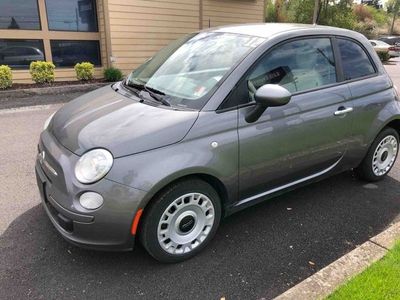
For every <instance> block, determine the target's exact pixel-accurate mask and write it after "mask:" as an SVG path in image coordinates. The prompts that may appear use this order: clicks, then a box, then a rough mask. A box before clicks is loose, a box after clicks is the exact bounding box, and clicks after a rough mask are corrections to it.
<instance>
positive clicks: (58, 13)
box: [46, 0, 97, 31]
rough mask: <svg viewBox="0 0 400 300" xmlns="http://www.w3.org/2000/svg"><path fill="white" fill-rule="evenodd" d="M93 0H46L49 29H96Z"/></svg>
mask: <svg viewBox="0 0 400 300" xmlns="http://www.w3.org/2000/svg"><path fill="white" fill-rule="evenodd" d="M95 3H96V2H95V0H67V1H66V0H46V9H47V20H48V23H49V29H50V30H66V31H97V15H96V4H95Z"/></svg>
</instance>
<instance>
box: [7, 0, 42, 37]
mask: <svg viewBox="0 0 400 300" xmlns="http://www.w3.org/2000/svg"><path fill="white" fill-rule="evenodd" d="M0 29H33V30H40V18H39V8H38V3H37V0H1V1H0Z"/></svg>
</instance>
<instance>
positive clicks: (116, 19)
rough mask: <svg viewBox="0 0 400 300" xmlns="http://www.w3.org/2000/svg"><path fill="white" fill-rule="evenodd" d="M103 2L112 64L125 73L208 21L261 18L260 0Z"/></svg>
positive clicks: (111, 0) (217, 23) (121, 0)
mask: <svg viewBox="0 0 400 300" xmlns="http://www.w3.org/2000/svg"><path fill="white" fill-rule="evenodd" d="M106 1H107V2H108V11H109V22H110V28H109V30H110V40H111V45H110V47H111V51H110V52H111V56H112V60H113V62H112V65H113V66H115V67H118V68H120V69H121V70H122V71H123V72H124V73H125V74H128V73H129V72H131V71H132V69H135V68H136V67H137V66H139V65H140V64H142V63H143V62H144V61H146V60H147V59H148V58H150V57H151V56H152V55H153V54H154V53H155V52H157V51H158V50H159V49H161V48H162V47H164V46H165V45H167V44H168V43H169V42H171V41H173V40H175V39H177V38H179V37H180V36H182V35H184V34H186V33H190V32H193V31H197V30H199V29H202V28H208V25H209V23H210V25H211V26H220V25H225V24H233V23H249V22H250V23H251V22H252V23H254V22H262V21H263V19H264V0H155V1H148V0H106ZM200 8H202V9H200Z"/></svg>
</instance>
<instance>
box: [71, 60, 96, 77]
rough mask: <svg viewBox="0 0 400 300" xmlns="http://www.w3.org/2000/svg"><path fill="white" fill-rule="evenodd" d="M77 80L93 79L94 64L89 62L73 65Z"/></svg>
mask: <svg viewBox="0 0 400 300" xmlns="http://www.w3.org/2000/svg"><path fill="white" fill-rule="evenodd" d="M74 69H75V72H76V78H78V80H90V79H93V75H94V65H93V64H92V63H90V62H82V63H77V64H76V65H75V67H74Z"/></svg>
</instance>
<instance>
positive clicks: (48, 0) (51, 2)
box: [44, 0, 99, 32]
mask: <svg viewBox="0 0 400 300" xmlns="http://www.w3.org/2000/svg"><path fill="white" fill-rule="evenodd" d="M55 1H60V2H58V3H56V2H55ZM68 1H69V2H68V3H69V4H71V1H74V2H75V3H76V4H77V6H79V2H82V1H88V2H90V5H91V12H92V14H91V16H89V17H91V18H93V19H92V22H93V26H92V28H88V30H82V29H81V30H80V29H79V26H80V24H81V22H80V21H79V18H80V19H82V18H83V16H80V15H79V12H78V10H77V8H75V14H76V16H75V21H76V29H71V28H62V26H55V25H54V23H55V21H54V17H53V16H52V11H51V10H52V6H56V5H59V4H60V3H62V4H64V5H65V3H66V2H65V0H45V1H44V2H45V6H46V16H47V27H48V29H49V31H67V32H99V21H98V15H97V3H96V0H68ZM67 5H68V4H67ZM64 13H66V11H64ZM62 23H66V20H63V21H62ZM68 23H73V21H72V20H69V21H68ZM88 24H89V23H88ZM88 27H91V26H90V25H88Z"/></svg>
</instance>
